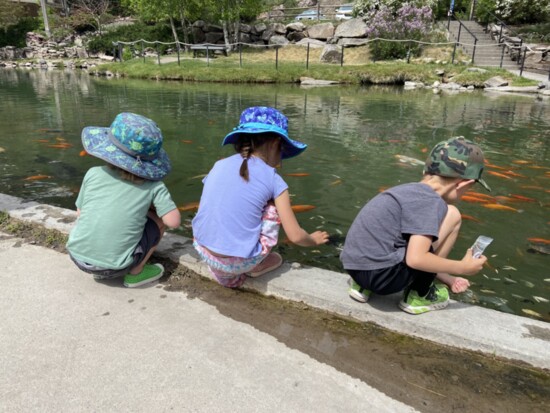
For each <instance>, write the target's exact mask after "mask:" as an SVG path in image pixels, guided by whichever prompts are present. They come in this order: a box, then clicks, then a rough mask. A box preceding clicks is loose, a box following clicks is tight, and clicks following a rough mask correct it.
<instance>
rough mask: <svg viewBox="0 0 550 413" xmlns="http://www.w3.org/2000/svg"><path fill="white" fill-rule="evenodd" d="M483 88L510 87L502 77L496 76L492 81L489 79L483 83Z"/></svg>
mask: <svg viewBox="0 0 550 413" xmlns="http://www.w3.org/2000/svg"><path fill="white" fill-rule="evenodd" d="M483 86H485V87H491V88H494V87H501V86H508V81H507V80H505V79H503V78H502V77H500V76H494V77H492V78H490V79H487V80H486V81H485V82H483Z"/></svg>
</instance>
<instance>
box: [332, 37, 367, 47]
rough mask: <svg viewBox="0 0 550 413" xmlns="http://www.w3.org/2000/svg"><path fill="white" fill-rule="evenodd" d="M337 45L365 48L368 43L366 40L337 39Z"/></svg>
mask: <svg viewBox="0 0 550 413" xmlns="http://www.w3.org/2000/svg"><path fill="white" fill-rule="evenodd" d="M337 44H338V45H340V46H344V47H358V46H366V45H367V44H369V41H368V39H358V38H349V37H345V38H342V39H338V42H337Z"/></svg>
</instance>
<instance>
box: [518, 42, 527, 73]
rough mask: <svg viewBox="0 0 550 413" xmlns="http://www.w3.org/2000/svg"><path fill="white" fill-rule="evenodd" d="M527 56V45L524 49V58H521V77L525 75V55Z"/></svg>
mask: <svg viewBox="0 0 550 413" xmlns="http://www.w3.org/2000/svg"><path fill="white" fill-rule="evenodd" d="M526 56H527V47H525V48H524V49H523V58H522V59H521V69H520V70H519V77H521V76H522V75H523V68H524V67H525V57H526Z"/></svg>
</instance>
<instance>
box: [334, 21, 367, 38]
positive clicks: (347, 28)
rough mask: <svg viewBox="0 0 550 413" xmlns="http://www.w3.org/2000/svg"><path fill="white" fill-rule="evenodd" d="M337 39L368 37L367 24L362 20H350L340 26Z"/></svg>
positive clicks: (336, 34)
mask: <svg viewBox="0 0 550 413" xmlns="http://www.w3.org/2000/svg"><path fill="white" fill-rule="evenodd" d="M334 35H335V36H336V37H367V24H366V23H365V22H364V21H363V19H361V18H357V19H349V20H346V21H345V22H343V23H341V24H339V25H338V27H337V28H336V32H335V33H334Z"/></svg>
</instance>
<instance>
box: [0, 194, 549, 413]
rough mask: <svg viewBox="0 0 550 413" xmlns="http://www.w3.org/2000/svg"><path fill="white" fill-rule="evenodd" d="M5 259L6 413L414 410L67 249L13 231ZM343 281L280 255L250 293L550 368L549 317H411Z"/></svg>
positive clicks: (168, 244)
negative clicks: (87, 263)
mask: <svg viewBox="0 0 550 413" xmlns="http://www.w3.org/2000/svg"><path fill="white" fill-rule="evenodd" d="M0 210H3V211H8V212H9V214H10V215H11V216H13V217H14V218H17V219H21V220H27V221H30V222H33V223H38V224H41V225H43V226H45V227H47V228H51V229H57V230H60V231H62V232H64V233H68V231H70V229H71V227H72V225H73V223H74V220H75V218H76V216H75V213H74V211H71V210H67V209H62V208H57V207H52V206H49V205H41V204H36V203H32V202H29V203H26V202H23V201H22V200H21V199H18V198H15V197H11V196H8V195H0ZM159 253H160V255H163V256H166V257H169V258H171V259H173V260H175V261H178V262H180V264H181V265H184V266H187V267H189V268H190V269H192V270H194V271H196V272H197V273H199V274H202V275H203V276H205V277H209V275H208V271H207V269H206V267H205V266H204V265H203V264H202V263H200V262H199V261H198V259H197V255H196V254H195V252H194V250H193V248H192V246H191V241H190V240H189V239H186V238H183V237H181V236H175V235H173V234H168V235H167V236H166V237H165V239H164V240H163V242H162V243H161V246H160V248H159ZM0 266H1V268H2V271H1V272H0V281H1V283H2V293H1V296H2V299H1V300H0V314H2V318H1V319H0V365H1V366H2V375H0V411H9V412H27V411H102V412H103V411H132V412H150V411H169V410H174V411H200V412H226V411H239V412H252V411H263V412H275V411H277V412H279V411H285V412H303V411H312V410H313V407H312V406H313V405H314V406H316V407H315V409H316V410H319V409H320V410H319V411H362V410H364V411H376V412H409V411H413V409H412V408H411V407H409V406H406V405H404V404H402V403H400V402H397V401H395V400H392V399H390V398H388V397H387V396H385V395H384V394H382V393H380V392H379V391H377V390H375V389H374V388H371V387H370V386H368V385H367V384H365V383H363V382H362V381H360V380H357V379H355V378H352V377H350V376H348V375H346V374H344V373H341V372H339V371H337V370H336V369H334V368H332V367H330V366H327V365H325V364H323V363H320V362H318V361H315V360H313V359H312V358H310V357H309V356H307V355H305V354H303V353H301V352H298V351H296V350H292V349H289V348H287V347H286V346H285V345H284V344H282V343H280V342H278V341H277V340H276V339H275V338H273V337H271V336H270V335H268V334H265V333H262V332H260V331H258V330H256V329H254V328H253V327H251V326H249V325H247V324H243V323H239V322H237V321H235V320H232V319H229V318H227V317H225V316H223V315H221V314H220V313H219V312H218V311H217V310H216V309H215V308H214V307H212V306H211V305H209V304H207V303H204V302H202V301H200V300H193V299H189V298H188V297H187V296H186V295H185V294H182V293H181V292H166V291H164V290H162V289H157V288H155V287H151V288H143V289H126V288H117V287H114V286H109V285H105V284H102V283H97V282H95V281H93V279H92V278H91V277H84V276H82V273H81V272H80V271H79V270H78V269H77V268H76V267H75V266H74V265H73V264H72V262H71V261H70V259H69V258H68V256H67V255H66V254H61V253H58V252H56V251H53V250H50V249H47V248H43V247H37V246H34V245H30V244H27V243H24V242H21V240H18V239H17V238H14V237H13V236H10V235H7V234H0ZM347 278H348V277H347V276H346V275H344V274H341V273H336V272H330V271H326V270H322V269H318V268H310V267H301V266H300V265H297V264H292V265H291V264H290V263H285V264H284V265H283V267H282V268H281V269H279V270H277V271H275V272H274V273H273V274H271V275H269V276H264V277H260V278H258V279H250V280H249V281H247V283H246V284H245V287H246V288H249V289H252V290H255V291H257V292H258V293H260V294H266V295H273V296H276V297H279V298H282V299H286V300H294V301H298V302H304V303H305V304H307V305H309V306H312V307H315V308H319V309H323V310H327V311H330V312H333V313H336V314H339V315H343V316H348V317H352V318H355V319H356V320H359V321H370V322H374V323H376V324H378V325H381V326H383V327H386V328H388V329H391V330H394V331H397V332H399V333H402V334H406V335H413V336H418V337H422V338H425V339H428V340H431V341H434V342H437V343H441V344H446V345H450V346H454V347H459V348H464V349H470V350H478V351H481V352H483V353H486V354H488V355H491V356H500V357H505V358H509V359H513V360H520V361H524V362H526V363H529V364H531V365H533V366H535V367H538V368H547V369H548V368H550V352H549V351H548V348H549V347H550V325H549V324H547V323H544V322H541V321H536V320H532V319H528V318H524V317H519V316H514V315H510V314H505V313H500V312H497V311H493V310H489V309H484V308H481V307H475V306H470V305H467V304H463V303H458V302H452V303H451V304H450V306H449V307H448V308H447V309H446V310H444V311H437V312H433V313H427V314H424V315H421V316H411V315H408V314H406V313H404V312H402V311H400V310H398V309H397V301H398V299H399V297H398V296H390V297H377V296H374V297H372V299H371V301H370V302H369V303H368V304H360V303H357V302H355V301H353V300H351V299H349V298H348V296H347ZM312 285H315V288H314V289H312V288H311V286H312ZM144 383H146V384H144Z"/></svg>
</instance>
